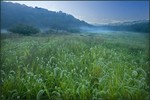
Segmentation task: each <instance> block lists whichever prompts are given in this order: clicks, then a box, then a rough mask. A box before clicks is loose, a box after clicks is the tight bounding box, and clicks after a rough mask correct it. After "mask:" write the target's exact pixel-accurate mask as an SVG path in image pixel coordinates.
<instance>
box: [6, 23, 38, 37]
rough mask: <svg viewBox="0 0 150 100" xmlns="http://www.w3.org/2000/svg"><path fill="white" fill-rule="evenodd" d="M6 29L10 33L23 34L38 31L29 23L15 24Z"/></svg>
mask: <svg viewBox="0 0 150 100" xmlns="http://www.w3.org/2000/svg"><path fill="white" fill-rule="evenodd" d="M8 31H10V32H12V33H18V34H23V35H32V34H36V33H38V32H40V31H39V29H38V28H35V27H33V26H30V25H25V24H17V25H15V26H13V27H11V28H10V29H8Z"/></svg>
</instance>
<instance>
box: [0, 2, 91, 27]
mask: <svg viewBox="0 0 150 100" xmlns="http://www.w3.org/2000/svg"><path fill="white" fill-rule="evenodd" d="M12 15H13V16H12ZM20 23H22V24H28V25H33V26H36V27H38V28H52V29H59V30H69V29H70V28H72V29H73V30H76V28H79V27H81V26H90V25H89V24H88V23H86V22H84V21H80V20H79V19H76V18H75V17H73V16H72V15H69V14H66V13H64V12H62V11H59V12H55V11H49V10H47V9H43V8H38V7H35V8H32V7H28V6H26V5H21V4H18V3H11V2H1V28H4V29H7V28H10V27H11V26H13V25H15V24H20ZM74 28H75V29H74Z"/></svg>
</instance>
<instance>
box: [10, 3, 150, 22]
mask: <svg viewBox="0 0 150 100" xmlns="http://www.w3.org/2000/svg"><path fill="white" fill-rule="evenodd" d="M11 2H17V3H20V4H25V5H27V6H32V7H35V6H37V7H42V8H46V9H48V10H51V11H60V10H61V11H63V12H65V13H68V14H71V15H73V16H74V17H76V18H78V19H80V20H84V21H86V22H88V23H110V22H119V21H132V20H143V19H149V2H148V1H11Z"/></svg>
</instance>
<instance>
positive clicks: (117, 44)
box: [0, 32, 150, 100]
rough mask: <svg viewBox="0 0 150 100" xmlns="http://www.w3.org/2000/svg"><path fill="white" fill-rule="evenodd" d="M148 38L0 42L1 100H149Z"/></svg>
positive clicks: (121, 35) (86, 36) (117, 35)
mask: <svg viewBox="0 0 150 100" xmlns="http://www.w3.org/2000/svg"><path fill="white" fill-rule="evenodd" d="M149 61H150V58H149V34H147V33H133V32H102V33H99V34H98V33H97V34H94V33H93V34H92V33H91V34H90V33H83V34H70V35H69V34H68V35H65V34H64V35H47V36H19V37H9V38H2V39H1V80H0V90H1V93H0V94H1V97H0V98H1V100H12V99H14V100H17V99H18V100H19V99H20V100H22V99H27V100H31V99H36V100H48V99H49V100H149V99H150V92H149V90H150V87H149V84H150V83H149V75H150V68H149V67H150V66H149Z"/></svg>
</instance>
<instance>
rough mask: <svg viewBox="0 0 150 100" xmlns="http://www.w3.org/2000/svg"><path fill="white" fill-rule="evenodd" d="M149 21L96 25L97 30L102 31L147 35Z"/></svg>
mask: <svg viewBox="0 0 150 100" xmlns="http://www.w3.org/2000/svg"><path fill="white" fill-rule="evenodd" d="M149 25H150V24H149V20H137V21H128V22H118V23H109V24H105V25H103V24H101V25H96V27H97V28H100V29H103V30H113V31H133V32H144V33H149V32H150V28H149Z"/></svg>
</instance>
